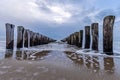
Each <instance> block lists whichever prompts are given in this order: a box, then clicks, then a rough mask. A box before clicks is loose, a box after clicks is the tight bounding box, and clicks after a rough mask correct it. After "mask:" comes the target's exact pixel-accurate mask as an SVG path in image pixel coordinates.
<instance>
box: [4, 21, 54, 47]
mask: <svg viewBox="0 0 120 80" xmlns="http://www.w3.org/2000/svg"><path fill="white" fill-rule="evenodd" d="M14 28H15V25H13V24H9V23H6V49H14ZM54 41H56V40H54V39H52V38H49V37H47V36H44V35H42V34H39V33H35V32H33V31H30V30H29V29H25V28H24V27H23V26H18V27H17V48H23V47H32V46H37V45H42V44H47V43H50V42H54Z"/></svg>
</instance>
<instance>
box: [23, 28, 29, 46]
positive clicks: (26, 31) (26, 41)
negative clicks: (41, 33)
mask: <svg viewBox="0 0 120 80" xmlns="http://www.w3.org/2000/svg"><path fill="white" fill-rule="evenodd" d="M24 47H28V30H27V29H25V30H24Z"/></svg>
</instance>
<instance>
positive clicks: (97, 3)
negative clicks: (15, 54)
mask: <svg viewBox="0 0 120 80" xmlns="http://www.w3.org/2000/svg"><path fill="white" fill-rule="evenodd" d="M0 6H1V7H0V39H2V38H5V23H12V24H15V25H16V27H17V26H19V25H22V26H24V27H25V28H28V29H30V30H32V31H35V32H39V33H41V34H44V35H47V36H49V37H52V38H54V39H62V38H64V37H66V36H68V35H69V34H71V33H73V32H75V31H79V30H81V29H84V26H86V25H91V23H93V22H98V23H99V28H100V29H102V25H103V21H102V20H103V18H104V17H105V16H107V15H115V16H116V20H115V26H114V35H115V37H116V38H118V37H120V36H119V35H117V33H118V32H119V33H120V27H119V25H120V0H1V1H0ZM16 27H15V29H16ZM100 33H102V31H100Z"/></svg>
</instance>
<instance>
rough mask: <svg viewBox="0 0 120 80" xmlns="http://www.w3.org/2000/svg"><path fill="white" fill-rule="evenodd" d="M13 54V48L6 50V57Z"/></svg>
mask: <svg viewBox="0 0 120 80" xmlns="http://www.w3.org/2000/svg"><path fill="white" fill-rule="evenodd" d="M12 56H13V50H6V53H5V58H11V57H12Z"/></svg>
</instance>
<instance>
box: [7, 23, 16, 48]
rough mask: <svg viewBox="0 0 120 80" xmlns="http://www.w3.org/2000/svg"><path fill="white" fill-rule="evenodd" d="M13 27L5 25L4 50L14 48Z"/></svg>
mask: <svg viewBox="0 0 120 80" xmlns="http://www.w3.org/2000/svg"><path fill="white" fill-rule="evenodd" d="M14 27H15V25H13V24H9V23H6V49H13V48H14Z"/></svg>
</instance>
